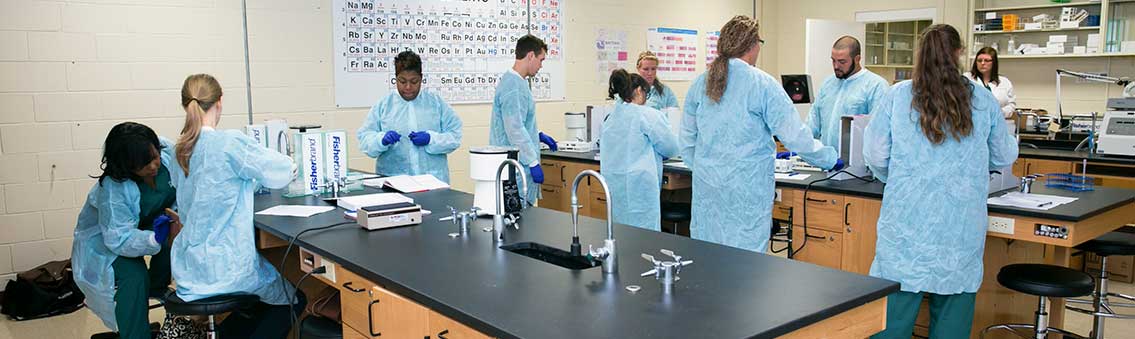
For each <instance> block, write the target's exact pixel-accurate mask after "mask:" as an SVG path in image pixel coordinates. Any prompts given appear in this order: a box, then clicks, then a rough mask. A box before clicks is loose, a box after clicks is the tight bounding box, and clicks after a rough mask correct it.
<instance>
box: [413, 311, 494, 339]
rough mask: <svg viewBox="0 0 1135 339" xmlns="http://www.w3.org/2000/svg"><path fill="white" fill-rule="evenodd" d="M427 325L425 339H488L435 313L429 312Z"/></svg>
mask: <svg viewBox="0 0 1135 339" xmlns="http://www.w3.org/2000/svg"><path fill="white" fill-rule="evenodd" d="M429 323H430V331H429V335H430V336H429V337H427V338H430V339H489V336H487V335H484V334H483V333H481V332H477V330H474V329H472V328H469V327H468V326H465V325H463V324H461V323H459V322H456V321H453V319H449V318H448V317H446V316H444V315H441V314H440V313H437V312H433V311H430V313H429ZM398 338H402V337H398ZM406 338H410V337H406Z"/></svg>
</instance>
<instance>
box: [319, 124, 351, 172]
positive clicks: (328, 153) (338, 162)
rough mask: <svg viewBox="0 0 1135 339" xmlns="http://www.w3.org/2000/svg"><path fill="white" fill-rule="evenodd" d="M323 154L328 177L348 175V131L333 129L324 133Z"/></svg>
mask: <svg viewBox="0 0 1135 339" xmlns="http://www.w3.org/2000/svg"><path fill="white" fill-rule="evenodd" d="M323 156H324V159H325V162H326V163H327V164H326V168H327V179H329V180H334V179H336V178H338V179H342V178H346V177H347V158H348V156H347V131H345V130H333V131H327V132H324V133H323Z"/></svg>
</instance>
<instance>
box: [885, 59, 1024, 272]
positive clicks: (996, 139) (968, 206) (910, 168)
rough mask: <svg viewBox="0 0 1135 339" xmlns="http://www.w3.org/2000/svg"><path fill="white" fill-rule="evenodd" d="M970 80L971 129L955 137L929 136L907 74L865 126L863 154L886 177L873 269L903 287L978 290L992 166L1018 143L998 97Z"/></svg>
mask: <svg viewBox="0 0 1135 339" xmlns="http://www.w3.org/2000/svg"><path fill="white" fill-rule="evenodd" d="M966 83H967V84H968V83H969V82H968V81H967V82H966ZM970 87H971V93H973V94H972V99H971V100H972V106H973V116H972V118H973V131H972V132H971V133H970V135H969V136H966V137H963V138H961V140H960V141H959V140H954V139H953V138H951V137H949V134H947V138H946V139H945V141H943V142H942V143H941V144H938V145H934V144H931V143H930V141H929V140H927V139H926V137H925V136H924V135H923V134H922V128H921V127H920V126H919V122H918V119H919V118H918V117H919V114H920V113H919V112H918V111H915V110H914V109H913V108H912V106H911V100H912V99H913V95H912V92H911V82H910V81H904V82H901V83H899V84H897V85H895V86H894V87H893V88H892V89H891V90H890V92H889V94H887V95H886V96H884V97H883V99H882V100H880V102H879V104H878V105H877V106H875V109H874V110H873V111H872V113H871V115H872V118H871V123H870V124H869V125H868V127H867V130H866V132H865V133H864V141H865V143H864V145H863V157H864V160H865V161H866V162H867V165H868V166H869V167H870V168H871V171H872V172H873V173H874V174H875V177H877V178H879V179H880V180H883V181H884V182H886V183H887V185H886V187H885V188H884V189H883V207H882V210H881V212H880V215H879V221H878V241H877V244H876V246H875V261H874V262H872V264H871V275H872V276H876V277H880V278H884V279H890V280H894V281H898V282H899V283H901V285H902V290H903V291H906V292H930V293H936V294H958V293H963V292H964V293H975V292H977V289H978V287H979V286H980V285H981V277H982V257H983V253H984V249H985V232H986V224H987V215H988V214H987V212H986V202H985V201H986V198H987V197H988V187H989V171H990V170H993V169H998V168H1003V167H1005V166H1008V165H1009V164H1012V163H1013V161H1015V160H1016V159H1017V146H1016V144H1014V142H1013V139H1012V138H1011V137H1010V136H1009V134H1007V133H1005V125H1004V124H1005V120H1004V119H1003V118H1002V115H1001V109H1000V106H999V105H998V104H997V99H994V98H993V95H992V94H990V93H989V91H988V90H985V89H984V88H980V87H976V86H972V85H971V86H970Z"/></svg>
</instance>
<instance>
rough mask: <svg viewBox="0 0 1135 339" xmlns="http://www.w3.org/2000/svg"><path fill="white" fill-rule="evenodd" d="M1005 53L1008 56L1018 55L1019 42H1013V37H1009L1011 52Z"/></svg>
mask: <svg viewBox="0 0 1135 339" xmlns="http://www.w3.org/2000/svg"><path fill="white" fill-rule="evenodd" d="M1005 53H1007V54H1016V53H1017V41H1015V40H1013V36H1012V35H1010V36H1009V50H1008V51H1005Z"/></svg>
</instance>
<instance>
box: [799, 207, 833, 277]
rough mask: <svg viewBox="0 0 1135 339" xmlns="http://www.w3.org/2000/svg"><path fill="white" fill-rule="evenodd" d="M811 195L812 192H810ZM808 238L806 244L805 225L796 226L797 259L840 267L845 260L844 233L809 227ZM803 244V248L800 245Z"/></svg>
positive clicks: (825, 265)
mask: <svg viewBox="0 0 1135 339" xmlns="http://www.w3.org/2000/svg"><path fill="white" fill-rule="evenodd" d="M809 195H811V194H809ZM807 236H808V240H807V244H806V245H805V242H804V241H805V240H804V237H805V235H804V227H802V226H795V227H794V228H793V232H792V237H793V239H792V244H793V245H794V246H797V249H796V250H797V251H799V252H796V254H795V259H796V260H800V261H803V262H808V263H813V264H816V265H820V266H824V267H831V268H834V269H837V270H838V269H840V263H841V262H842V261H843V235H842V234H840V233H836V232H831V231H826V230H822V229H816V228H815V227H808V235H807ZM801 245H803V246H804V247H803V248H801V247H799V246H801Z"/></svg>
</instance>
